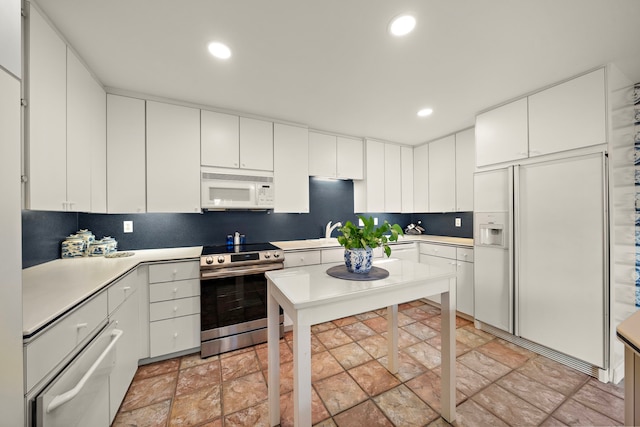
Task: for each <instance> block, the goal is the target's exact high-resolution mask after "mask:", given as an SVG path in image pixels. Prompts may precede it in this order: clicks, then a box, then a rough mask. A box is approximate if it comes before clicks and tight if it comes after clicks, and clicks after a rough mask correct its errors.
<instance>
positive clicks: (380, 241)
mask: <svg viewBox="0 0 640 427" xmlns="http://www.w3.org/2000/svg"><path fill="white" fill-rule="evenodd" d="M358 218H360V219H361V220H362V222H363V223H364V227H362V228H360V227H357V226H356V225H355V224H353V223H352V222H351V221H347V222H346V223H345V225H343V226H342V227H340V228H338V231H339V232H341V233H342V235H341V236H338V243H340V244H341V245H342V246H344V248H345V249H358V248H361V249H364V248H367V247H369V248H372V249H373V248H377V247H378V246H382V247H383V248H384V253H385V254H386V255H387V256H390V255H391V248H390V247H389V245H388V244H387V242H397V241H398V236H399V235H404V233H403V232H402V227H400V226H399V225H398V224H393V225H391V224H389V222H388V221H387V220H385V221H384V223H382V225H380V226H379V227H376V226H375V225H374V221H373V217H369V218H368V219H367V218H365V217H364V216H360V215H358ZM387 233H391V234H389V235H387Z"/></svg>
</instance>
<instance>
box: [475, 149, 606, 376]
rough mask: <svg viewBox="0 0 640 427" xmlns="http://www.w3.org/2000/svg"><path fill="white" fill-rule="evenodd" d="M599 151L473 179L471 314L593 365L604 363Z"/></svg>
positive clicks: (603, 205) (602, 210)
mask: <svg viewBox="0 0 640 427" xmlns="http://www.w3.org/2000/svg"><path fill="white" fill-rule="evenodd" d="M606 167H607V166H606V156H605V155H604V153H596V154H589V155H582V156H576V157H570V158H564V159H560V160H550V161H544V162H537V163H527V164H522V165H515V166H509V167H507V168H502V169H496V170H492V171H486V172H478V173H476V174H475V176H474V201H475V202H474V203H475V207H474V208H475V209H474V260H475V265H474V281H475V282H474V286H475V300H474V310H475V317H476V319H477V320H479V321H481V322H483V323H486V324H488V325H491V326H493V327H496V328H499V329H501V330H504V331H507V332H510V333H512V334H514V335H516V336H519V337H522V338H525V339H527V340H529V341H531V342H534V343H537V344H540V345H542V346H545V347H548V348H551V349H553V350H556V351H558V352H561V353H564V354H566V355H569V356H571V357H574V358H576V359H579V360H582V361H585V362H587V363H590V364H592V365H595V366H598V367H600V368H605V365H606V363H607V359H606V354H607V352H606V347H607V329H608V328H607V325H608V322H609V318H608V309H607V304H608V271H607V266H608V261H607V259H608V250H607V247H608V245H607V230H608V214H607V182H606V176H607V174H606Z"/></svg>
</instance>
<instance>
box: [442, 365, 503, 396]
mask: <svg viewBox="0 0 640 427" xmlns="http://www.w3.org/2000/svg"><path fill="white" fill-rule="evenodd" d="M433 373H435V374H436V375H438V376H441V375H442V372H441V367H440V366H438V367H437V368H435V369H434V370H433ZM489 384H491V381H489V380H488V379H486V378H485V377H483V376H482V375H480V374H479V373H477V372H476V371H474V370H473V369H470V368H467V367H466V366H465V365H463V364H462V363H459V362H456V388H457V389H458V390H460V391H461V392H462V393H464V394H465V395H466V396H472V395H474V394H475V393H477V392H478V391H480V390H482V389H483V388H485V387H486V386H488V385H489Z"/></svg>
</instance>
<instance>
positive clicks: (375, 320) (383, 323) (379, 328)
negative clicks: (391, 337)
mask: <svg viewBox="0 0 640 427" xmlns="http://www.w3.org/2000/svg"><path fill="white" fill-rule="evenodd" d="M362 323H364V324H365V325H367V326H368V327H370V328H371V329H373V330H374V331H376V332H377V333H379V334H381V333H383V332H386V331H387V328H388V326H387V318H386V317H382V316H375V317H371V318H368V319H363V320H362Z"/></svg>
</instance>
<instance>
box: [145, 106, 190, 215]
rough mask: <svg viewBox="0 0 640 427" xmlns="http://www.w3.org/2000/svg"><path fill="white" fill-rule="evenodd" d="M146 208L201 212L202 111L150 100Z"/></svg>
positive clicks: (157, 210)
mask: <svg viewBox="0 0 640 427" xmlns="http://www.w3.org/2000/svg"><path fill="white" fill-rule="evenodd" d="M147 211H148V212H200V110H197V109H195V108H189V107H183V106H179V105H172V104H165V103H160V102H154V101H147Z"/></svg>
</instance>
